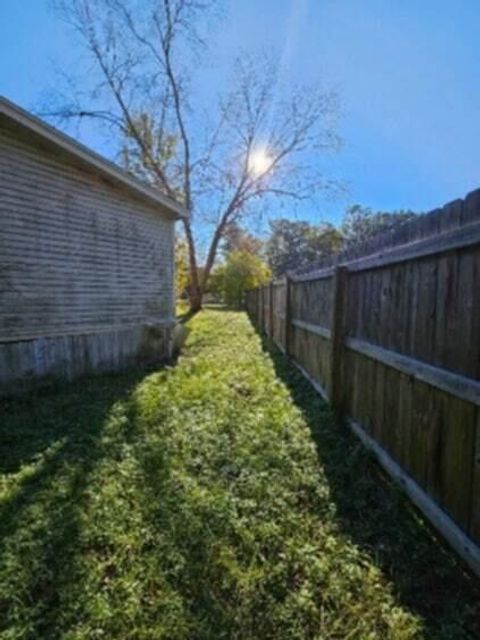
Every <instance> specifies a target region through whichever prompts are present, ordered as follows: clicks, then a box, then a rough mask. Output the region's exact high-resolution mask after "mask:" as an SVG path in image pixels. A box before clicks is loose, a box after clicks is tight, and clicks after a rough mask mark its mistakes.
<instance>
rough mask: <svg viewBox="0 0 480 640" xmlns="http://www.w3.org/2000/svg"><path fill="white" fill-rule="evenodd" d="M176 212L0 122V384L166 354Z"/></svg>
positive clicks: (13, 386) (7, 387)
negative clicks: (168, 213) (169, 212)
mask: <svg viewBox="0 0 480 640" xmlns="http://www.w3.org/2000/svg"><path fill="white" fill-rule="evenodd" d="M173 250H174V221H173V219H172V218H169V217H167V216H166V215H165V214H162V212H161V211H159V210H158V209H156V208H155V206H153V205H150V204H147V203H144V202H143V201H142V200H141V199H136V198H135V197H133V196H132V195H131V194H130V193H128V192H126V191H124V190H123V189H122V188H121V187H119V186H116V185H111V184H108V183H107V182H106V181H105V180H104V179H102V178H99V177H98V176H97V175H95V174H94V173H93V172H92V173H90V172H89V171H87V170H83V169H80V168H77V167H75V166H74V165H73V163H71V162H69V160H68V158H67V159H65V158H64V157H60V156H58V155H55V154H54V153H53V152H51V151H46V150H41V149H39V148H38V147H37V146H34V145H30V144H28V143H27V142H24V141H21V140H20V139H19V138H18V137H17V136H16V135H15V134H14V133H12V132H10V131H8V130H2V129H0V391H1V390H3V391H4V392H5V391H6V392H7V393H9V392H12V391H16V390H18V389H19V388H21V387H24V386H25V384H27V385H28V383H29V382H30V381H32V380H35V379H36V378H38V377H51V376H54V377H58V376H60V377H68V378H72V377H75V376H76V375H81V374H82V373H85V372H88V371H92V370H99V369H100V370H108V369H116V368H120V367H123V366H126V365H130V364H133V363H135V362H140V361H145V360H148V361H152V362H154V361H158V360H161V359H162V358H164V357H168V355H169V349H170V347H169V344H170V337H169V334H170V328H171V326H172V323H173V321H174V320H173V318H174V297H173V264H174V260H173Z"/></svg>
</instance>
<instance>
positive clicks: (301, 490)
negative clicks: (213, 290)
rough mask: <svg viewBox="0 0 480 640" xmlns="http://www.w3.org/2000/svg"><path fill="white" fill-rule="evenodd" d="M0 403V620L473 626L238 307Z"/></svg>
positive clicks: (415, 633) (296, 633)
mask: <svg viewBox="0 0 480 640" xmlns="http://www.w3.org/2000/svg"><path fill="white" fill-rule="evenodd" d="M188 327H189V329H190V334H189V336H188V340H187V344H186V347H185V348H184V352H183V355H182V356H181V357H180V359H179V361H178V364H177V366H176V367H175V368H167V369H164V370H162V371H159V372H155V373H150V374H148V375H145V374H143V375H142V374H139V373H136V374H129V375H120V376H107V377H105V376H104V377H101V378H100V377H99V378H96V379H91V380H87V381H84V382H80V383H77V384H75V385H73V386H71V387H70V388H65V389H63V390H57V392H53V391H50V392H48V393H47V392H45V393H43V394H42V395H38V397H31V398H29V399H23V400H16V401H11V402H10V403H8V404H6V406H4V407H3V408H2V409H1V412H0V638H1V639H2V640H13V639H14V638H22V639H23V638H32V639H37V638H49V639H50V638H62V639H69V640H73V639H75V640H76V639H89V640H92V639H97V638H98V639H107V640H110V639H116V638H121V639H139V640H140V639H144V638H152V639H154V638H155V639H160V638H165V639H167V640H175V639H180V638H182V639H188V640H191V639H192V640H193V639H202V640H203V639H204V640H206V639H209V640H210V639H211V640H216V639H221V638H232V639H240V640H249V639H254V638H258V639H260V638H261V639H266V638H276V639H279V640H283V639H286V640H288V639H290V638H295V639H296V638H298V639H302V640H303V639H309V638H311V639H313V638H315V639H317V640H327V639H328V640H333V639H337V640H347V639H358V640H371V639H374V638H375V639H376V638H378V639H382V640H384V639H396V640H404V639H407V638H408V639H410V638H425V639H427V638H428V639H431V638H433V639H437V640H440V639H442V640H447V639H453V638H455V639H459V638H472V639H473V638H479V637H480V597H479V592H478V591H477V590H476V587H475V584H474V581H473V580H472V579H469V578H468V576H466V575H465V574H464V573H463V572H462V571H461V569H460V567H459V566H458V565H457V563H456V561H455V558H454V557H453V556H452V555H451V554H449V553H448V552H447V551H445V550H444V549H443V548H442V547H441V546H440V545H439V544H438V541H437V540H435V538H434V536H433V534H432V533H431V531H430V530H429V529H428V528H426V527H425V525H424V524H423V523H422V521H421V520H420V519H419V517H418V516H417V514H416V513H415V512H414V511H413V510H412V509H411V508H410V507H409V506H408V504H407V503H406V502H405V500H404V499H403V498H402V496H401V494H400V492H399V491H398V490H397V489H396V488H395V487H394V486H392V485H390V484H389V483H387V482H385V481H384V479H383V477H382V476H381V475H380V473H379V471H378V469H377V467H376V466H375V465H374V464H373V463H372V461H371V460H370V458H369V456H368V454H366V453H365V452H364V451H363V450H362V448H361V447H360V446H359V445H358V444H357V442H356V441H355V440H354V439H353V437H351V436H350V435H349V434H348V433H344V432H343V431H342V430H340V429H338V428H336V427H335V426H334V425H333V422H332V419H331V415H330V413H329V411H328V409H327V408H326V407H325V405H323V404H322V402H321V401H320V400H319V398H318V397H317V396H316V395H315V394H314V393H313V392H312V389H311V388H310V387H309V385H308V384H307V383H306V382H305V381H304V380H303V379H302V378H301V377H300V375H299V374H297V373H296V372H295V371H294V370H293V369H292V368H291V367H290V366H289V365H288V364H287V363H286V361H285V359H284V358H283V357H282V356H280V355H279V354H278V353H274V354H273V355H269V354H268V353H267V352H266V351H264V350H263V349H262V343H261V340H260V339H259V337H258V336H257V334H256V333H255V332H254V330H253V328H252V327H251V326H250V324H249V322H248V320H247V318H246V316H245V315H244V314H242V313H231V312H226V311H221V310H215V311H212V310H210V311H206V312H203V313H201V314H199V315H197V316H196V317H194V318H193V319H191V320H190V321H189V323H188Z"/></svg>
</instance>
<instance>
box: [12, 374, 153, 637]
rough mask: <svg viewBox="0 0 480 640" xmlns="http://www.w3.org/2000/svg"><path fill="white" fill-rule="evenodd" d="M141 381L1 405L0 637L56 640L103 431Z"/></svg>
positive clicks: (87, 385) (88, 383)
mask: <svg viewBox="0 0 480 640" xmlns="http://www.w3.org/2000/svg"><path fill="white" fill-rule="evenodd" d="M144 375H145V373H144V372H140V373H138V372H134V373H128V374H114V375H107V376H97V377H94V378H91V379H85V380H82V381H81V382H80V383H76V384H73V385H69V386H65V387H61V388H57V389H48V390H43V392H38V393H37V394H35V395H31V396H30V397H28V398H25V397H24V398H17V399H13V400H10V401H8V402H6V403H4V404H3V405H2V407H1V409H0V456H1V458H0V460H1V465H0V480H1V481H2V483H4V484H3V486H2V488H5V489H6V490H5V491H2V492H1V493H0V495H1V498H2V499H1V501H0V572H1V576H2V579H1V583H2V585H1V588H0V636H1V635H2V631H6V632H7V633H13V632H12V628H15V629H19V628H22V629H24V630H25V631H24V633H25V635H22V636H21V637H32V638H43V637H57V636H56V635H55V634H57V633H58V629H59V626H61V625H59V620H60V618H62V616H66V615H67V614H66V613H65V610H64V603H65V600H66V599H67V598H68V595H69V592H70V590H71V588H72V587H73V586H74V585H76V584H77V585H78V581H79V579H80V575H81V571H80V569H79V562H80V560H79V559H80V557H81V555H82V553H84V551H85V550H84V549H83V548H82V530H83V526H84V517H85V516H84V514H85V508H86V502H88V500H89V499H91V496H89V482H90V478H91V474H92V473H93V472H94V470H95V468H96V466H97V465H98V464H99V462H100V461H101V460H102V458H103V457H105V456H108V455H111V450H110V448H109V447H108V446H106V444H105V443H103V442H102V437H103V433H104V429H105V425H106V423H107V421H108V418H109V415H110V413H111V411H112V408H113V407H115V406H116V404H117V403H118V402H121V401H124V400H126V399H128V397H129V396H130V394H131V392H132V389H133V388H135V386H136V385H137V384H138V382H139V381H140V380H141V379H142V377H144ZM2 476H3V477H2ZM2 494H3V495H2ZM64 622H65V620H64ZM7 630H8V631H7ZM8 637H10V635H9V636H8ZM11 637H14V636H13V635H12V636H11ZM15 637H17V636H15ZM18 637H20V636H18Z"/></svg>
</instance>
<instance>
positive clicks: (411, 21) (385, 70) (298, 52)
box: [0, 0, 480, 222]
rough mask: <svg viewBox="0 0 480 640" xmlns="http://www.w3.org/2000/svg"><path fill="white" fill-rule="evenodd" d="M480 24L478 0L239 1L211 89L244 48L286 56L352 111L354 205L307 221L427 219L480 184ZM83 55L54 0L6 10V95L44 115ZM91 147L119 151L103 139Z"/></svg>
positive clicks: (2, 73) (340, 159) (221, 42)
mask: <svg viewBox="0 0 480 640" xmlns="http://www.w3.org/2000/svg"><path fill="white" fill-rule="evenodd" d="M479 25H480V2H478V0H459V1H458V2H452V1H451V0H435V1H434V0H421V1H420V0H241V1H240V0H231V1H230V2H229V3H228V9H227V12H226V16H225V19H224V21H223V23H222V25H221V27H220V28H219V29H218V30H217V33H216V34H214V40H215V46H216V55H215V58H214V59H215V61H216V64H215V66H214V67H213V66H212V67H210V69H207V70H206V71H205V72H199V73H202V75H201V76H200V79H201V85H202V87H203V89H202V90H203V92H204V98H205V99H206V98H207V96H208V95H211V94H212V92H216V91H217V89H218V88H219V87H220V86H221V85H222V83H223V81H224V78H225V76H226V74H227V71H228V66H229V62H230V60H231V58H232V57H233V56H234V55H235V53H237V52H238V50H239V49H242V48H243V49H245V50H249V51H256V50H258V49H259V47H266V48H273V49H275V50H277V51H279V52H280V55H281V56H282V60H283V61H284V75H285V78H286V79H287V80H288V79H292V80H299V81H305V82H311V81H313V82H317V81H321V82H322V83H323V84H325V86H327V87H334V88H335V89H336V90H337V91H338V93H339V95H340V99H341V103H342V114H343V115H342V120H341V128H340V130H341V134H342V136H343V138H344V147H343V150H342V151H341V153H340V154H339V155H338V156H336V157H332V158H328V159H326V160H324V161H323V163H324V166H325V170H326V171H327V172H328V173H329V174H330V175H333V176H336V177H338V178H340V179H342V180H344V181H346V182H347V183H348V187H349V192H348V196H346V197H345V198H344V199H343V200H338V201H333V202H331V201H326V202H325V203H324V204H323V205H322V207H321V208H320V210H318V208H317V209H316V210H312V208H309V207H308V206H306V207H305V208H304V209H303V210H302V211H300V213H299V215H300V217H302V218H308V219H310V220H312V221H318V220H320V219H326V220H330V221H332V222H338V221H339V219H340V217H341V213H342V211H343V209H344V208H345V206H346V205H347V204H349V203H353V202H358V203H361V204H364V205H368V206H371V207H373V208H376V209H382V210H391V209H398V208H411V209H414V210H417V211H427V210H429V209H432V208H435V207H436V206H438V205H442V204H444V203H446V202H448V201H449V200H452V199H454V198H457V197H462V196H463V195H465V194H466V193H467V192H468V191H470V190H472V189H475V188H477V187H479V186H480V161H479V160H480V158H479V156H480V154H479V150H480V82H479V77H478V76H479V70H480V41H479V38H478V27H479ZM80 56H81V50H80V47H79V45H78V43H76V42H75V39H74V38H72V35H71V34H70V33H69V31H68V28H67V26H66V25H64V24H63V23H62V22H60V21H59V20H58V19H57V18H56V17H55V16H54V15H52V14H51V13H50V12H49V10H48V2H47V0H22V1H21V2H19V1H18V0H1V2H0V93H1V94H3V95H5V96H7V97H8V98H10V99H11V100H14V101H16V102H18V103H19V104H20V105H22V106H24V107H26V108H35V107H36V106H37V105H38V104H39V101H40V100H41V98H42V96H43V95H44V94H45V92H46V91H48V90H49V89H50V88H52V87H53V86H54V85H55V83H56V71H55V68H56V67H57V66H62V65H63V66H64V67H65V66H68V65H70V64H75V63H76V61H77V60H78V59H79V57H80ZM84 142H86V143H87V144H89V145H90V146H93V147H94V148H96V149H97V150H99V151H101V152H108V148H107V147H106V146H105V143H104V141H103V140H102V139H101V138H100V137H99V135H98V134H96V133H95V132H94V131H89V132H88V133H87V136H86V139H84ZM284 213H285V212H284V211H282V215H283V214H284Z"/></svg>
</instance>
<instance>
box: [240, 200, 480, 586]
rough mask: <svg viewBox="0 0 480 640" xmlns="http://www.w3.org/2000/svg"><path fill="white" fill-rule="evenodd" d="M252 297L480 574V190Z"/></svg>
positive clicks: (287, 347) (277, 335) (256, 316)
mask: <svg viewBox="0 0 480 640" xmlns="http://www.w3.org/2000/svg"><path fill="white" fill-rule="evenodd" d="M246 304H247V310H248V312H249V315H250V317H251V319H252V321H253V322H254V323H255V324H256V325H257V326H258V327H259V329H261V330H262V331H264V332H265V333H266V334H267V335H268V336H270V337H271V338H273V340H274V341H275V343H276V344H277V345H278V346H279V347H280V348H281V349H282V350H283V351H284V352H285V353H286V354H287V355H288V356H289V357H290V358H291V359H292V361H293V362H294V363H295V364H296V365H297V366H298V367H299V368H300V370H301V371H302V372H303V373H304V375H305V376H307V377H308V378H309V380H310V381H311V382H312V383H313V384H314V385H315V388H316V389H317V390H318V391H319V392H320V393H321V394H322V395H323V396H324V397H325V398H327V399H328V400H330V402H331V403H332V404H333V405H334V406H335V408H336V409H337V411H338V413H339V415H340V416H341V417H342V418H343V419H345V421H346V422H347V423H348V424H349V425H350V426H351V427H352V429H353V430H354V432H355V433H356V434H357V435H358V436H359V437H360V438H361V440H362V441H363V442H364V443H365V444H366V445H367V446H369V447H370V448H372V449H373V450H374V452H375V453H376V454H377V457H378V459H379V461H380V463H381V464H382V465H383V466H384V467H385V468H386V469H387V471H388V472H389V473H391V474H392V475H393V476H395V477H396V478H397V479H398V480H399V481H400V482H401V483H402V484H403V486H404V487H405V490H406V492H407V493H408V495H409V496H410V497H411V499H412V500H413V501H414V502H415V503H416V504H417V506H418V507H419V508H420V509H421V510H422V511H423V512H424V513H425V514H426V516H427V517H428V518H429V519H430V520H431V522H432V523H433V524H434V525H435V526H436V527H437V528H438V529H439V530H440V532H441V533H442V534H443V535H444V536H445V538H446V539H447V540H448V541H449V542H450V544H451V545H452V546H453V547H454V548H455V549H456V550H457V552H458V553H459V554H460V555H461V556H462V557H463V558H464V559H465V560H466V562H467V563H468V564H469V565H470V567H471V568H472V569H473V570H474V571H475V572H476V573H477V574H478V575H480V190H478V191H476V192H473V193H471V194H469V195H468V196H467V198H466V199H465V200H456V201H455V202H453V203H451V204H450V205H447V206H446V207H444V208H443V210H436V211H434V212H432V213H431V214H428V215H427V216H422V217H421V218H418V219H417V220H414V221H411V222H408V223H406V224H404V225H402V227H400V228H399V229H397V230H395V232H394V233H390V234H388V235H387V236H382V237H380V238H376V239H375V240H374V241H373V242H370V244H369V245H368V246H365V247H364V249H363V252H362V251H356V252H350V253H349V254H344V255H343V256H341V258H340V260H337V261H336V263H333V264H330V265H323V267H322V269H321V270H319V271H316V272H313V273H311V274H305V275H302V276H297V277H295V276H290V277H287V278H284V279H282V280H280V281H275V282H272V283H270V284H268V285H265V286H264V287H261V288H259V289H254V290H252V291H249V292H248V293H247V298H246Z"/></svg>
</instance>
